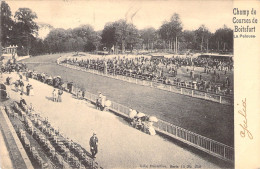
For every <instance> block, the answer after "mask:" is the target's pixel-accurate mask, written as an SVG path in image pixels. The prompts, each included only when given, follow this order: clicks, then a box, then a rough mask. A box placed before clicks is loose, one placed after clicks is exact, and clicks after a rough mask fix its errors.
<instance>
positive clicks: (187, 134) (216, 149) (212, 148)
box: [72, 88, 234, 163]
mask: <svg viewBox="0 0 260 169" xmlns="http://www.w3.org/2000/svg"><path fill="white" fill-rule="evenodd" d="M79 90H82V89H76V88H73V90H72V93H73V94H76V93H75V92H76V91H79ZM84 93H85V94H84V98H85V99H87V100H89V101H91V102H94V103H95V102H96V99H97V98H98V96H97V95H95V94H92V93H89V92H86V91H84ZM109 110H111V111H113V112H116V113H118V114H120V115H123V116H124V117H127V118H128V115H129V111H130V108H129V107H127V106H124V105H121V104H119V103H116V102H113V101H111V106H110V107H109ZM154 127H155V129H156V130H157V131H158V132H160V133H163V134H166V135H168V136H170V137H172V138H174V139H177V140H179V141H181V142H184V143H186V144H188V145H191V146H193V147H195V148H197V149H200V150H202V151H204V152H206V153H209V154H211V155H213V156H215V157H218V158H220V159H222V160H225V161H228V162H232V163H233V162H234V148H232V147H230V146H227V145H225V144H222V143H220V142H217V141H214V140H212V139H209V138H207V137H204V136H201V135H199V134H196V133H194V132H191V131H188V130H186V129H183V128H181V127H178V126H175V125H173V124H170V123H168V122H165V121H163V120H160V119H159V121H158V122H157V123H154Z"/></svg>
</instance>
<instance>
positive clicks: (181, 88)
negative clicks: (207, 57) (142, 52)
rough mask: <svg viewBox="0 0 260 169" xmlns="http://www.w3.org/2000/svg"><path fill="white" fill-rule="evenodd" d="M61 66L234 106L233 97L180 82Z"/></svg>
mask: <svg viewBox="0 0 260 169" xmlns="http://www.w3.org/2000/svg"><path fill="white" fill-rule="evenodd" d="M59 64H60V65H63V66H65V67H68V68H71V69H76V70H80V71H85V72H88V73H93V74H96V75H100V76H106V77H110V78H113V79H118V80H122V81H125V82H129V83H135V84H139V85H143V86H150V87H154V88H157V89H161V90H166V91H169V92H173V93H178V94H182V95H187V96H190V97H195V98H200V99H205V100H210V101H213V102H218V103H221V104H227V105H233V97H232V96H225V95H219V94H214V93H209V92H204V91H199V90H196V89H193V88H192V86H190V85H184V84H182V83H179V82H175V83H174V84H173V85H170V84H163V83H159V82H155V81H147V80H141V79H137V78H132V77H127V76H122V75H112V74H105V73H103V72H100V71H98V70H94V69H85V68H83V67H79V66H75V65H70V64H64V63H59Z"/></svg>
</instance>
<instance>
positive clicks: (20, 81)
mask: <svg viewBox="0 0 260 169" xmlns="http://www.w3.org/2000/svg"><path fill="white" fill-rule="evenodd" d="M19 85H20V88H21V92H22V93H23V92H24V83H23V81H22V79H20V80H19Z"/></svg>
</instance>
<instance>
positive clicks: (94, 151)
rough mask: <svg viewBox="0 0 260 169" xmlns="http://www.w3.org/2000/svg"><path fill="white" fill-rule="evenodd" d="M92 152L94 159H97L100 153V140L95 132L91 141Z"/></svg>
mask: <svg viewBox="0 0 260 169" xmlns="http://www.w3.org/2000/svg"><path fill="white" fill-rule="evenodd" d="M89 146H90V152H91V154H92V157H93V158H96V154H97V153H98V138H97V136H96V133H95V132H94V133H93V135H92V137H91V138H90V140H89Z"/></svg>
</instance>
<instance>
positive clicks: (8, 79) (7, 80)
mask: <svg viewBox="0 0 260 169" xmlns="http://www.w3.org/2000/svg"><path fill="white" fill-rule="evenodd" d="M10 80H11V78H10V77H9V76H8V77H7V78H6V84H7V85H10Z"/></svg>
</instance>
